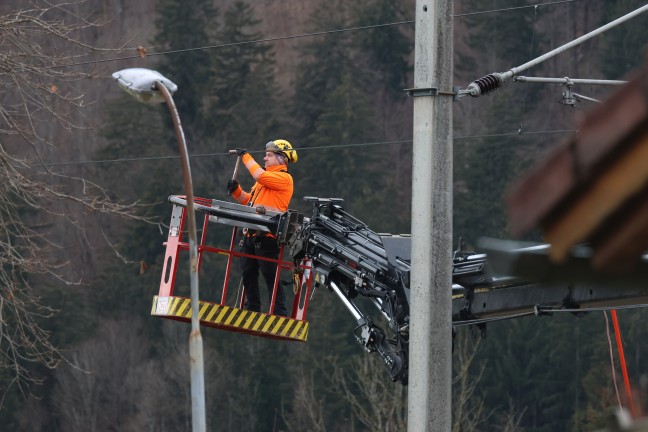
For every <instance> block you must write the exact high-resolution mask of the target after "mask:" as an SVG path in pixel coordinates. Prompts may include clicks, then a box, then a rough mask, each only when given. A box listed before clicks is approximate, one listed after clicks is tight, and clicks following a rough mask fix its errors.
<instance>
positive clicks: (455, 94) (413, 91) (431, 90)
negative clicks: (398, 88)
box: [403, 86, 460, 101]
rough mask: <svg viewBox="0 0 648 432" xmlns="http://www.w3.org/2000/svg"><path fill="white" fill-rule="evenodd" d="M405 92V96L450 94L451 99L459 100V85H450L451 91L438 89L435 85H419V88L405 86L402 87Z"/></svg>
mask: <svg viewBox="0 0 648 432" xmlns="http://www.w3.org/2000/svg"><path fill="white" fill-rule="evenodd" d="M403 90H404V91H405V92H407V96H411V97H419V96H452V98H453V100H455V101H458V100H459V95H460V91H459V86H454V87H452V91H451V92H445V91H439V89H438V88H437V87H421V88H406V89H403Z"/></svg>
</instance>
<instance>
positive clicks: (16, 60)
mask: <svg viewBox="0 0 648 432" xmlns="http://www.w3.org/2000/svg"><path fill="white" fill-rule="evenodd" d="M24 3H26V2H23V4H24ZM81 3H82V2H81ZM81 3H60V4H57V5H54V4H52V3H50V2H48V1H46V0H34V1H32V2H30V4H29V5H24V6H20V7H17V8H19V9H18V10H14V11H11V12H10V13H6V14H4V15H0V369H5V370H10V371H13V373H14V375H15V378H16V379H15V381H14V382H15V385H16V386H17V387H18V388H19V389H20V391H21V392H23V394H25V393H27V392H28V389H29V385H30V384H33V383H39V382H40V378H39V377H38V376H36V375H34V373H33V372H32V371H33V370H34V368H33V366H34V364H38V365H42V366H43V365H44V366H46V367H48V368H54V367H56V365H57V364H58V363H59V361H60V359H61V357H60V355H59V353H58V351H57V348H56V347H55V346H54V345H53V344H52V342H51V339H50V334H49V333H48V332H47V331H46V330H45V329H44V328H43V327H42V326H41V325H42V324H41V323H42V319H43V318H48V317H51V316H52V315H53V314H54V313H55V312H56V311H55V310H53V309H52V308H51V307H49V306H47V305H45V304H43V303H42V302H41V299H40V298H39V297H38V296H37V295H36V292H35V289H34V287H33V286H32V281H33V280H34V277H36V276H38V277H39V280H42V278H50V279H51V280H52V281H53V282H54V283H57V284H60V283H62V284H65V285H72V284H78V283H79V282H80V281H79V280H70V279H69V278H67V277H65V276H64V272H63V271H62V270H63V269H64V268H65V266H66V265H67V264H68V263H66V262H60V261H61V260H60V259H57V257H59V256H61V255H62V254H61V253H60V252H61V248H62V247H63V246H61V245H58V244H57V243H56V241H55V240H54V239H53V237H52V236H51V233H48V232H47V231H46V230H44V229H39V228H35V227H32V226H30V225H29V223H28V222H27V220H28V219H29V218H28V216H29V215H34V214H36V215H40V218H41V220H42V219H43V218H49V219H57V220H60V221H61V223H67V224H71V225H72V226H73V227H74V229H79V230H83V229H84V228H83V226H82V224H81V223H79V221H77V220H75V219H74V218H73V217H72V216H71V215H70V214H69V213H68V212H66V211H62V210H56V209H60V208H62V207H64V206H63V204H64V205H65V206H67V208H69V206H73V207H77V208H78V211H79V213H80V214H83V213H91V214H107V215H114V216H117V217H120V218H127V219H131V220H139V221H144V222H153V221H150V220H149V219H148V218H147V217H146V216H145V213H144V212H145V210H146V208H147V205H145V204H142V203H137V202H136V203H119V202H115V201H114V200H112V199H111V198H110V197H109V196H108V194H107V193H106V191H105V190H104V189H103V188H102V187H101V186H99V185H97V184H94V183H92V182H90V181H88V180H86V179H84V178H80V177H72V176H66V175H62V174H58V173H54V172H52V171H51V170H50V169H49V167H48V166H47V165H46V163H45V162H44V159H43V157H42V156H41V151H42V149H43V148H47V147H50V146H54V145H55V144H56V143H55V140H56V137H57V136H60V135H57V133H53V131H64V132H66V133H69V134H71V136H73V135H72V134H74V133H75V132H77V131H84V130H87V129H88V127H89V126H88V125H87V120H86V119H85V117H84V116H85V113H84V110H85V109H86V108H87V106H88V105H89V103H88V101H86V96H85V95H84V94H82V93H80V92H79V88H81V87H80V86H79V85H78V84H79V82H80V81H81V80H88V79H92V78H94V77H93V76H92V74H89V73H86V72H83V71H81V70H80V69H78V68H76V69H75V68H73V67H66V65H70V64H72V63H74V62H75V61H78V60H79V59H81V58H87V56H91V55H94V54H96V53H97V52H99V51H104V50H102V49H99V48H96V47H93V46H90V45H88V44H86V43H84V42H83V40H82V39H83V35H84V32H85V31H87V30H91V29H92V28H93V27H94V26H96V25H97V24H96V23H94V22H93V21H92V20H90V19H87V18H85V17H82V16H80V15H79V14H77V13H76V12H74V10H82V8H79V7H78V6H79V5H80V4H81ZM5 9H6V8H5ZM25 144H26V145H27V146H29V147H31V149H32V151H33V154H35V157H36V159H37V161H38V168H39V169H34V167H32V166H31V165H30V164H29V163H28V161H26V160H25V159H24V158H23V157H21V156H19V155H24V154H25V150H24V149H25ZM29 147H28V148H29ZM102 234H103V235H104V236H105V233H102ZM107 243H108V246H109V247H111V248H113V246H112V244H111V243H110V242H107ZM113 249H114V248H113ZM115 252H116V253H117V251H116V250H115ZM119 256H120V257H121V255H119ZM123 258H124V257H122V259H123ZM4 391H9V390H8V389H5V390H4ZM0 400H2V397H1V395H0Z"/></svg>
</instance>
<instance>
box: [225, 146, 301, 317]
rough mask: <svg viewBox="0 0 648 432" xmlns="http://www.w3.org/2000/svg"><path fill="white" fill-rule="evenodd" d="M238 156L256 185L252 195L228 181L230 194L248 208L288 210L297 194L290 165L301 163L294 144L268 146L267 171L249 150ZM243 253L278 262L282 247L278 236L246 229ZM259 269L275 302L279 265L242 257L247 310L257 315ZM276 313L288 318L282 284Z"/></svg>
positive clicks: (277, 297)
mask: <svg viewBox="0 0 648 432" xmlns="http://www.w3.org/2000/svg"><path fill="white" fill-rule="evenodd" d="M235 153H236V154H237V155H239V156H240V157H241V161H242V162H243V164H244V165H245V167H246V168H247V169H248V171H249V172H250V174H251V175H252V177H253V178H254V180H255V181H256V183H254V186H252V188H251V189H250V192H246V191H244V190H243V188H241V186H240V185H239V183H238V182H237V181H236V179H231V180H230V181H228V182H227V192H228V193H229V194H230V195H231V196H232V197H234V199H236V200H237V201H238V202H239V203H241V204H244V205H248V206H253V207H260V206H263V207H264V208H265V209H266V210H272V211H278V212H285V211H287V210H288V206H289V204H290V199H291V198H292V194H293V178H292V176H291V175H290V173H289V172H288V164H289V163H295V162H297V152H296V151H295V150H294V149H293V147H292V145H291V144H290V143H289V142H288V141H286V140H283V139H277V140H274V141H270V142H269V143H267V144H266V146H265V157H264V158H263V161H264V162H265V169H264V168H261V166H260V165H259V164H258V163H257V162H256V161H255V160H254V158H253V157H252V156H251V155H250V153H248V152H247V150H246V149H236V150H235ZM241 252H242V253H244V254H248V255H256V256H261V257H264V258H272V259H275V260H276V259H277V258H278V257H279V245H278V243H277V239H276V237H275V236H274V235H272V234H270V233H263V232H257V231H256V230H252V229H244V230H243V239H242V240H241ZM259 270H260V271H261V274H262V275H263V278H264V279H265V282H266V284H267V287H268V295H269V298H270V299H271V298H272V289H273V287H274V282H275V275H276V272H277V264H276V263H275V262H272V261H265V260H257V259H254V258H248V257H241V273H242V277H243V287H244V288H245V298H246V301H245V308H246V309H248V310H251V311H257V312H259V311H260V310H261V296H260V294H259ZM272 313H273V314H275V315H283V316H287V315H288V313H287V310H286V304H285V299H284V290H283V287H282V285H281V281H279V284H278V286H277V295H276V297H275V306H274V310H273V312H272Z"/></svg>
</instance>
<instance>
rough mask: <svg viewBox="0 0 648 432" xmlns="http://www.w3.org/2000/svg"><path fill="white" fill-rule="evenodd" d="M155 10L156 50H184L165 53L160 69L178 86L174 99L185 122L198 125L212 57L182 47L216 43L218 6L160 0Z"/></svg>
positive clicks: (196, 1)
mask: <svg viewBox="0 0 648 432" xmlns="http://www.w3.org/2000/svg"><path fill="white" fill-rule="evenodd" d="M156 11H157V14H158V18H157V19H156V21H155V25H156V28H157V30H158V32H157V34H156V36H155V38H154V41H153V43H154V44H155V47H156V51H158V52H159V51H174V50H178V51H181V52H177V53H174V54H173V55H167V56H162V57H161V63H160V64H159V70H160V72H162V74H163V75H165V76H166V77H167V78H169V79H171V80H172V81H173V82H175V83H176V84H177V85H178V88H179V90H178V92H177V94H176V95H175V96H174V99H175V103H176V105H177V106H178V111H179V112H180V113H182V114H181V115H182V118H183V122H186V123H187V125H191V126H192V127H193V126H194V125H196V126H198V125H199V122H201V121H202V120H203V119H204V116H205V114H206V113H205V112H204V109H203V101H202V99H203V97H204V95H205V93H206V92H207V89H208V85H209V77H210V76H211V74H212V71H213V64H212V58H211V56H210V54H209V53H210V52H209V51H194V50H189V51H184V52H182V50H187V49H191V48H199V47H206V46H210V45H213V44H214V41H215V39H214V34H215V32H216V29H217V17H218V9H216V8H215V7H214V6H213V2H211V1H209V0H186V1H182V2H178V1H176V0H161V1H159V2H158V3H157V5H156ZM168 124H169V125H170V123H168ZM190 130H191V128H190Z"/></svg>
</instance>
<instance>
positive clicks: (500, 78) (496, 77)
mask: <svg viewBox="0 0 648 432" xmlns="http://www.w3.org/2000/svg"><path fill="white" fill-rule="evenodd" d="M646 11H648V5H644V6H642V7H640V8H638V9H635V10H634V11H632V12H629V13H627V14H625V15H623V16H621V17H619V18H617V19H615V20H613V21H611V22H609V23H607V24H605V25H603V26H601V27H599V28H597V29H595V30H592V31H591V32H589V33H586V34H584V35H583V36H581V37H579V38H576V39H574V40H572V41H571V42H568V43H566V44H564V45H561V46H559V47H558V48H556V49H553V50H551V51H549V52H548V53H545V54H543V55H541V56H539V57H537V58H535V59H533V60H531V61H528V62H526V63H524V64H523V65H520V66H517V67H514V68H511V69H509V70H508V71H506V72H494V73H491V74H488V75H486V76H484V77H481V78H479V79H477V80H475V81H473V82H472V83H470V84H469V85H468V87H467V88H466V89H465V90H460V91H459V94H460V95H462V96H464V95H466V94H468V95H470V96H473V97H478V96H481V95H484V94H486V93H489V92H491V91H493V90H496V89H498V88H499V87H501V86H502V84H504V82H505V81H506V80H507V79H509V78H511V77H514V76H516V75H518V74H519V73H520V72H523V71H525V70H527V69H529V68H531V67H533V66H535V65H538V64H540V63H542V62H544V61H545V60H548V59H549V58H551V57H554V56H556V55H557V54H560V53H562V52H564V51H567V50H568V49H570V48H573V47H575V46H577V45H579V44H581V43H583V42H585V41H588V40H589V39H591V38H593V37H595V36H598V35H599V34H601V33H603V32H605V31H607V30H609V29H611V28H613V27H616V26H617V25H619V24H622V23H624V22H626V21H628V20H629V19H631V18H634V17H636V16H637V15H640V14H642V13H644V12H646Z"/></svg>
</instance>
